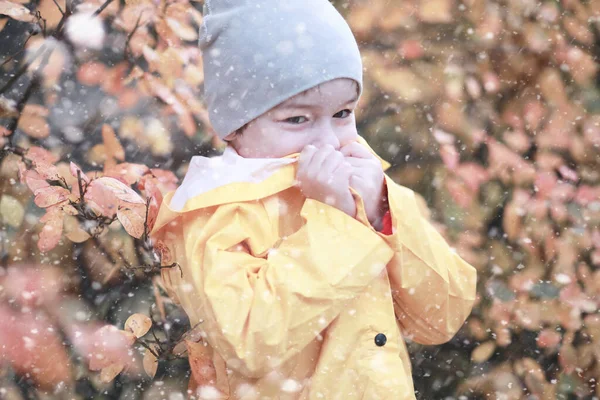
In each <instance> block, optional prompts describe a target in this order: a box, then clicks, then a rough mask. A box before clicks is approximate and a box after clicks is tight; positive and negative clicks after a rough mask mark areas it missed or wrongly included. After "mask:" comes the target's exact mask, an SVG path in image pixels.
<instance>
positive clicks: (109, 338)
mask: <svg viewBox="0 0 600 400" xmlns="http://www.w3.org/2000/svg"><path fill="white" fill-rule="evenodd" d="M68 335H69V337H70V338H71V341H72V342H73V344H74V346H75V348H76V349H77V351H78V352H79V353H80V354H82V355H84V356H85V357H86V359H87V360H88V361H89V368H90V370H92V371H100V370H102V369H104V368H107V367H110V366H113V365H115V364H117V365H120V366H125V365H128V364H130V363H131V356H130V355H129V351H130V349H131V347H132V346H133V344H134V343H135V336H134V335H133V334H132V333H130V332H126V331H122V330H119V329H118V328H117V327H116V326H114V325H103V326H101V327H97V326H94V325H91V324H73V325H72V326H69V331H68ZM114 369H116V368H114ZM114 369H111V370H107V371H106V372H110V371H114ZM122 369H123V368H121V369H120V370H119V371H118V372H117V374H118V373H119V372H120V371H121V370H122ZM113 378H114V376H113ZM111 379H112V378H111Z"/></svg>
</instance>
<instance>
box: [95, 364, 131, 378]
mask: <svg viewBox="0 0 600 400" xmlns="http://www.w3.org/2000/svg"><path fill="white" fill-rule="evenodd" d="M124 368H125V365H123V364H118V363H115V364H111V365H109V366H107V367H104V368H102V370H101V371H100V381H101V382H104V383H109V382H112V380H113V379H115V378H116V377H117V375H119V374H120V373H121V371H123V369H124Z"/></svg>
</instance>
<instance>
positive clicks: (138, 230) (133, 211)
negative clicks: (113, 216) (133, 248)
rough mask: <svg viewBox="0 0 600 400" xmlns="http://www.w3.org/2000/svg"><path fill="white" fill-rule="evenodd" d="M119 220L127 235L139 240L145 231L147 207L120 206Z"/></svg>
mask: <svg viewBox="0 0 600 400" xmlns="http://www.w3.org/2000/svg"><path fill="white" fill-rule="evenodd" d="M117 218H118V219H119V222H120V223H121V225H123V228H124V229H125V231H126V232H127V233H129V234H130V235H131V236H133V237H134V238H136V239H139V238H141V237H142V235H143V234H144V231H145V230H144V222H145V220H146V205H145V204H132V203H125V204H123V205H121V206H119V209H118V211H117Z"/></svg>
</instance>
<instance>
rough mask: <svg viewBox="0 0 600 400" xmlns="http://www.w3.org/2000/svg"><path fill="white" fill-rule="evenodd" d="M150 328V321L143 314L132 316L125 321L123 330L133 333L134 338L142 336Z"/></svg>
mask: <svg viewBox="0 0 600 400" xmlns="http://www.w3.org/2000/svg"><path fill="white" fill-rule="evenodd" d="M151 327H152V320H151V319H150V318H148V317H147V316H146V315H144V314H139V313H138V314H132V315H130V316H129V318H127V321H125V330H126V331H129V332H131V333H133V334H134V335H135V337H136V338H141V337H142V336H144V335H145V334H146V333H148V331H149V330H150V328H151Z"/></svg>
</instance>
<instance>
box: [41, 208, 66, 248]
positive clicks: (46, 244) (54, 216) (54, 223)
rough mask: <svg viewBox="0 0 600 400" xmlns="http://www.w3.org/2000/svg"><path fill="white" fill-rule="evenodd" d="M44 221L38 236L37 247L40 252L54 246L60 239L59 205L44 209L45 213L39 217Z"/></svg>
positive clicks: (61, 220) (60, 215)
mask: <svg viewBox="0 0 600 400" xmlns="http://www.w3.org/2000/svg"><path fill="white" fill-rule="evenodd" d="M40 222H43V223H45V225H44V227H43V228H42V231H41V232H40V238H39V240H38V243H37V245H38V248H39V249H40V251H42V252H47V251H50V250H52V249H53V248H55V247H56V245H57V244H58V242H59V241H60V237H61V236H62V230H63V212H62V210H61V209H60V208H59V207H50V208H48V209H46V214H45V215H44V216H43V217H42V218H41V219H40Z"/></svg>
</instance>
